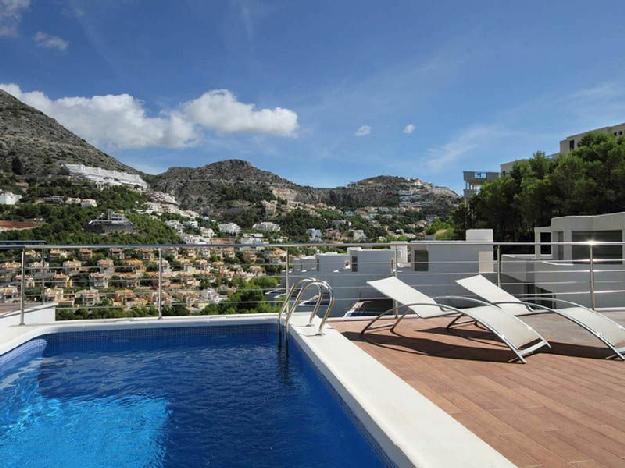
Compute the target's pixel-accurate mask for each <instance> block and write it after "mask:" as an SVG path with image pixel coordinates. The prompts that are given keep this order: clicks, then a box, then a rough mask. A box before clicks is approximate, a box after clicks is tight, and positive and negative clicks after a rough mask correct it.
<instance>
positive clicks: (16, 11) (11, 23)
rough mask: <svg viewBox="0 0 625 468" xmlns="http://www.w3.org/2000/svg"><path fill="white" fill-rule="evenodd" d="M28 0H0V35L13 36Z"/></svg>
mask: <svg viewBox="0 0 625 468" xmlns="http://www.w3.org/2000/svg"><path fill="white" fill-rule="evenodd" d="M29 6H30V0H0V36H15V35H17V28H18V26H19V24H20V21H21V20H22V14H24V11H26V10H27V9H28V7H29Z"/></svg>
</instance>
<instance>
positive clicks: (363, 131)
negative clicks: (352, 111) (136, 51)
mask: <svg viewBox="0 0 625 468" xmlns="http://www.w3.org/2000/svg"><path fill="white" fill-rule="evenodd" d="M369 134H371V127H370V126H369V125H361V126H360V127H359V128H358V130H356V133H354V135H356V136H358V137H360V136H367V135H369Z"/></svg>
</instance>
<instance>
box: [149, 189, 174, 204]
mask: <svg viewBox="0 0 625 468" xmlns="http://www.w3.org/2000/svg"><path fill="white" fill-rule="evenodd" d="M148 198H149V199H150V201H151V202H154V203H164V204H168V205H178V202H177V201H176V197H174V196H173V195H170V194H169V193H165V192H150V194H149V195H148Z"/></svg>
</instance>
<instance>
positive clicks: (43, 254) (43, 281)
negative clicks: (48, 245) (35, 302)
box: [41, 249, 46, 304]
mask: <svg viewBox="0 0 625 468" xmlns="http://www.w3.org/2000/svg"><path fill="white" fill-rule="evenodd" d="M45 267H46V249H41V303H42V304H45V302H46V275H45V274H44V271H43V270H44V269H45Z"/></svg>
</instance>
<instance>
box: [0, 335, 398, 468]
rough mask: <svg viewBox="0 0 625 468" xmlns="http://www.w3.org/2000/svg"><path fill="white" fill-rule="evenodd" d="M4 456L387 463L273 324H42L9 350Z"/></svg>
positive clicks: (95, 461) (54, 461)
mask: <svg viewBox="0 0 625 468" xmlns="http://www.w3.org/2000/svg"><path fill="white" fill-rule="evenodd" d="M0 402H1V403H0V404H1V408H0V460H2V466H16V467H17V466H20V467H22V466H33V467H39V466H46V467H47V466H50V467H56V466H64V467H81V468H83V467H101V466H117V467H130V466H132V467H139V466H150V467H152V466H154V467H160V466H163V467H178V466H216V467H222V466H223V467H226V466H227V467H234V466H245V467H247V466H255V467H263V466H267V467H270V466H271V467H276V466H301V467H312V466H359V467H367V466H387V465H390V462H389V460H388V459H387V458H386V457H385V456H384V454H383V453H382V452H381V450H380V449H379V448H378V447H377V445H376V444H375V443H374V442H373V440H372V439H371V438H370V437H369V435H368V434H367V433H366V431H365V430H364V428H363V427H362V426H361V425H360V424H359V422H358V421H357V420H356V419H355V418H354V417H353V415H352V414H351V412H350V411H349V409H348V408H347V407H346V406H345V405H344V404H343V403H342V401H341V400H340V398H339V397H338V395H337V394H336V393H335V392H334V391H333V389H332V388H331V387H330V386H329V384H328V383H327V381H325V379H324V378H323V376H321V375H320V374H319V373H318V371H317V370H316V369H315V368H314V366H313V365H312V363H311V362H310V361H309V360H308V358H307V357H306V356H305V354H304V353H303V352H302V350H301V349H300V348H299V346H298V345H297V343H296V342H295V341H294V340H291V341H290V342H289V346H288V347H285V346H280V347H279V346H278V336H277V330H276V325H275V324H255V325H237V326H206V327H204V326H201V327H172V328H147V329H124V330H112V331H111V330H108V331H99V330H92V331H81V332H64V333H55V334H50V335H44V336H42V337H39V338H37V339H34V340H31V341H30V342H28V343H26V344H25V345H22V346H20V347H19V348H17V349H16V350H14V351H12V352H10V353H8V354H6V355H4V356H2V357H0Z"/></svg>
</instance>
